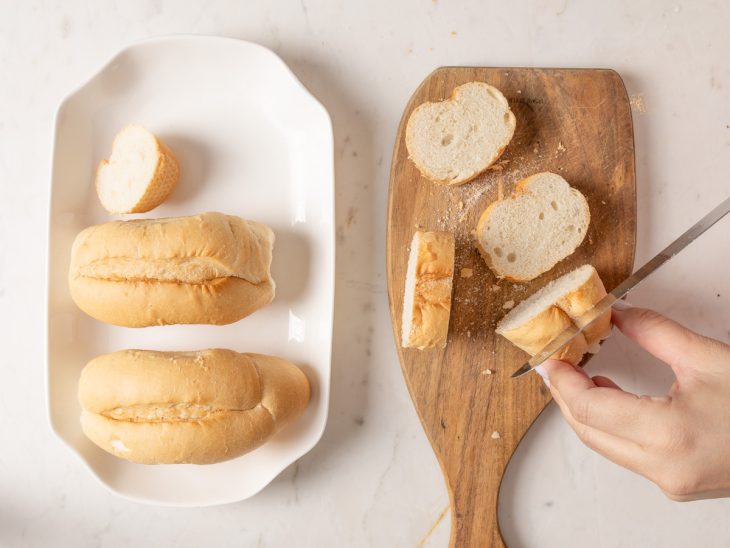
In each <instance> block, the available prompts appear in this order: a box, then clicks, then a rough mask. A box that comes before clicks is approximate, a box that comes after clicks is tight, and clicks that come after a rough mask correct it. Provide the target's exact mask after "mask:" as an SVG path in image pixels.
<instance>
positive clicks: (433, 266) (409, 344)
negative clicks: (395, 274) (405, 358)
mask: <svg viewBox="0 0 730 548" xmlns="http://www.w3.org/2000/svg"><path fill="white" fill-rule="evenodd" d="M417 234H418V235H419V240H418V250H417V258H416V271H415V279H414V283H415V288H414V299H413V309H412V310H410V311H408V310H404V314H403V315H404V321H405V316H406V314H409V313H410V314H412V321H411V329H410V332H409V333H408V334H407V337H405V338H404V339H403V340H402V341H401V344H402V346H403V347H406V348H419V349H424V348H432V347H444V346H446V340H447V337H448V332H449V316H450V314H451V290H452V284H453V276H454V247H455V244H454V235H453V234H452V233H450V232H420V231H419V232H417ZM414 236H415V235H414ZM414 241H415V238H414ZM406 283H408V281H406ZM404 306H405V304H404Z"/></svg>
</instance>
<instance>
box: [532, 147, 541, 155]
mask: <svg viewBox="0 0 730 548" xmlns="http://www.w3.org/2000/svg"><path fill="white" fill-rule="evenodd" d="M532 152H534V153H535V154H537V153H538V152H540V149H539V148H537V146H535V148H533V149H532Z"/></svg>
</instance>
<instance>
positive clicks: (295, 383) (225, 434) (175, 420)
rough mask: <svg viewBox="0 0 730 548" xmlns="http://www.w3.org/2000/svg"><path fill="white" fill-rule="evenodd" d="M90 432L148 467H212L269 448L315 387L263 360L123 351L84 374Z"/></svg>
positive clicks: (84, 420) (290, 368) (85, 421)
mask: <svg viewBox="0 0 730 548" xmlns="http://www.w3.org/2000/svg"><path fill="white" fill-rule="evenodd" d="M78 395H79V402H80V404H81V407H82V409H83V411H82V414H81V426H82V429H83V431H84V434H86V436H87V437H88V438H89V439H90V440H91V441H93V442H94V443H95V444H96V445H98V446H99V447H101V448H102V449H104V450H105V451H107V452H109V453H111V454H113V455H116V456H117V457H121V458H123V459H127V460H130V461H132V462H137V463H142V464H176V463H192V464H209V463H214V462H220V461H224V460H228V459H232V458H234V457H237V456H239V455H242V454H244V453H247V452H248V451H251V450H253V449H255V448H256V447H258V446H260V445H261V444H263V443H264V442H265V441H266V440H267V439H268V438H269V437H271V436H272V435H273V434H274V433H275V432H276V431H277V430H279V429H280V428H281V427H282V426H283V425H284V424H286V423H287V422H290V421H291V420H293V419H294V418H296V417H298V416H299V415H301V414H302V413H303V412H304V409H305V408H306V406H307V403H308V402H309V383H308V381H307V378H306V377H305V376H304V373H302V372H301V370H300V369H299V368H297V367H296V366H295V365H293V364H292V363H290V362H288V361H286V360H283V359H281V358H276V357H273V356H264V355H262V354H241V353H238V352H234V351H233V350H225V349H212V350H200V351H196V352H156V351H152V350H122V351H119V352H114V353H112V354H105V355H103V356H99V357H97V358H94V359H93V360H91V361H90V362H89V363H88V364H87V365H86V367H85V368H84V369H83V371H82V372H81V379H80V380H79V394H78Z"/></svg>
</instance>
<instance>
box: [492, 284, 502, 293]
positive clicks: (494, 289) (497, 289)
mask: <svg viewBox="0 0 730 548" xmlns="http://www.w3.org/2000/svg"><path fill="white" fill-rule="evenodd" d="M499 289H500V287H499V286H498V285H497V284H494V285H493V286H492V291H499Z"/></svg>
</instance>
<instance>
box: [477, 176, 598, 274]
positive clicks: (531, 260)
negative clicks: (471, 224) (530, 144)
mask: <svg viewBox="0 0 730 548" xmlns="http://www.w3.org/2000/svg"><path fill="white" fill-rule="evenodd" d="M590 221H591V214H590V210H589V209H588V202H587V201H586V199H585V197H584V196H583V195H582V194H581V193H580V192H579V191H578V190H576V189H575V188H572V187H571V186H570V185H569V184H568V183H567V182H566V181H565V179H563V178H562V177H561V176H560V175H556V174H555V173H547V172H546V173H538V174H537V175H532V176H531V177H528V178H526V179H523V180H522V181H520V182H519V183H517V186H516V188H515V191H514V193H513V194H512V196H510V197H509V198H505V199H504V200H498V201H496V202H494V203H492V204H491V205H489V207H487V209H486V210H484V212H483V213H482V215H481V217H480V219H479V224H478V225H477V229H476V239H477V247H478V249H479V251H480V253H481V255H482V257H483V258H484V260H485V261H486V263H487V266H489V268H490V269H491V270H492V272H494V274H495V275H496V276H497V277H499V278H506V279H508V280H512V281H527V280H532V279H534V278H537V277H538V276H539V275H540V274H542V273H543V272H547V271H548V270H550V269H551V268H552V267H553V266H555V265H556V264H557V263H558V262H559V261H561V260H562V259H564V258H565V257H567V256H568V255H570V254H571V253H573V251H575V250H576V248H577V247H578V246H579V245H580V244H581V242H582V241H583V238H585V236H586V232H587V231H588V225H589V224H590Z"/></svg>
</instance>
